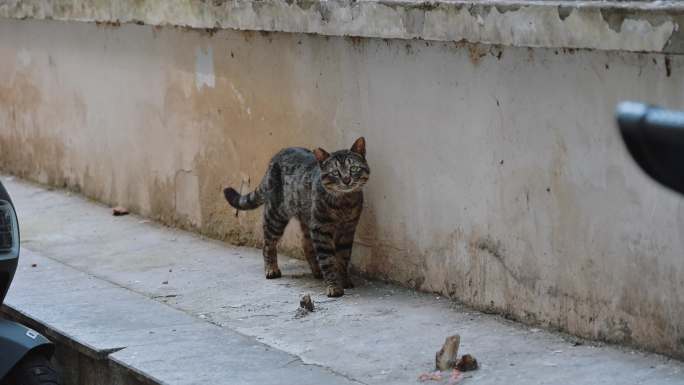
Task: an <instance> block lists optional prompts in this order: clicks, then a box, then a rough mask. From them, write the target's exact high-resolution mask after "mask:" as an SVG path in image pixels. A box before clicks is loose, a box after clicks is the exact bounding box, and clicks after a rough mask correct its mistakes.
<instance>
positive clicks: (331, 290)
mask: <svg viewBox="0 0 684 385" xmlns="http://www.w3.org/2000/svg"><path fill="white" fill-rule="evenodd" d="M326 291H327V293H326V294H327V295H328V297H341V296H343V295H344V289H343V288H341V287H339V286H332V285H328V288H327V290H326Z"/></svg>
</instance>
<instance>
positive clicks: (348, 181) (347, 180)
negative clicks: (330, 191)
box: [342, 176, 351, 185]
mask: <svg viewBox="0 0 684 385" xmlns="http://www.w3.org/2000/svg"><path fill="white" fill-rule="evenodd" d="M342 183H344V184H346V185H348V184H349V183H351V177H348V176H343V177H342Z"/></svg>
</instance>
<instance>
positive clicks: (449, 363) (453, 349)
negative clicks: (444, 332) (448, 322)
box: [435, 334, 461, 370]
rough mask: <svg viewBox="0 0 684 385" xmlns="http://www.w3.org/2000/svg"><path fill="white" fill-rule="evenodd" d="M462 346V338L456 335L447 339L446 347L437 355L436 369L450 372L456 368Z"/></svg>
mask: <svg viewBox="0 0 684 385" xmlns="http://www.w3.org/2000/svg"><path fill="white" fill-rule="evenodd" d="M460 345H461V336H460V335H458V334H454V335H453V336H450V337H447V339H446V340H445V341H444V345H443V346H442V348H441V349H439V351H438V352H437V354H436V355H435V368H436V369H438V370H449V369H453V368H454V367H456V362H457V360H458V347H459V346H460Z"/></svg>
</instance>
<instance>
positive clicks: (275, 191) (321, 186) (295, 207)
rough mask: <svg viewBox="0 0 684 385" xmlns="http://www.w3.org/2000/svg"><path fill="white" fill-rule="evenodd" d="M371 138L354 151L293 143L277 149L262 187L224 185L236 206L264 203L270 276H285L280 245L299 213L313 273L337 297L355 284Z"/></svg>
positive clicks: (266, 262)
mask: <svg viewBox="0 0 684 385" xmlns="http://www.w3.org/2000/svg"><path fill="white" fill-rule="evenodd" d="M369 175H370V168H369V167H368V163H367V162H366V148H365V140H364V139H363V138H359V139H357V140H356V142H354V145H353V146H352V147H351V149H349V150H340V151H336V152H333V153H332V154H329V153H328V152H326V151H325V150H323V149H320V148H318V149H316V150H314V151H309V150H307V149H304V148H287V149H284V150H282V151H280V152H279V153H277V154H276V155H275V156H274V157H273V159H271V162H270V164H269V166H268V170H267V171H266V174H265V175H264V177H263V179H262V181H261V183H260V184H259V186H258V187H257V188H256V189H255V190H254V191H252V192H250V193H249V194H245V195H240V194H239V193H238V192H237V191H235V190H234V189H232V188H230V187H229V188H226V189H225V190H224V196H225V198H226V200H227V201H228V203H230V205H231V206H233V207H235V208H236V209H239V210H252V209H255V208H257V207H259V206H261V205H264V213H263V230H264V249H263V255H264V269H265V273H266V278H278V277H280V276H281V272H280V269H279V268H278V259H277V251H276V249H277V244H278V241H279V240H280V238H281V237H282V235H283V232H284V231H285V226H287V224H288V222H289V221H290V219H292V218H296V219H297V220H298V221H299V223H300V226H301V229H302V234H303V237H302V247H303V249H304V255H305V257H306V260H307V262H308V263H309V266H310V267H311V271H312V273H313V275H314V276H315V277H317V278H324V279H325V281H326V284H327V294H328V296H330V297H337V296H341V295H343V294H344V288H349V287H353V286H352V282H351V280H350V279H349V275H348V269H349V260H350V257H351V251H352V246H353V243H354V232H355V230H356V225H357V223H358V221H359V217H360V216H361V211H362V209H363V192H362V191H361V190H362V187H363V186H364V185H365V184H366V182H367V181H368V178H369Z"/></svg>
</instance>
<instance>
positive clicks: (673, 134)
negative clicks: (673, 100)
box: [616, 102, 684, 194]
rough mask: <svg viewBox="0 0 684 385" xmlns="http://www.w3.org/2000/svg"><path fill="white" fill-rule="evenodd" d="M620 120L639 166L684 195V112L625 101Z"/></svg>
mask: <svg viewBox="0 0 684 385" xmlns="http://www.w3.org/2000/svg"><path fill="white" fill-rule="evenodd" d="M616 117H617V122H618V126H619V128H620V134H621V135H622V139H623V141H624V142H625V145H626V146H627V150H628V151H629V153H630V154H631V155H632V158H634V160H635V161H636V163H637V164H638V165H639V166H640V167H641V168H642V169H643V170H644V171H645V172H646V174H648V175H649V176H650V177H651V178H653V179H654V180H656V181H657V182H659V183H660V184H662V185H664V186H667V187H669V188H671V189H673V190H675V191H678V192H679V193H682V194H684V111H671V110H666V109H662V108H658V107H654V106H649V105H647V104H643V103H637V102H622V103H620V104H619V105H618V106H617V112H616Z"/></svg>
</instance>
